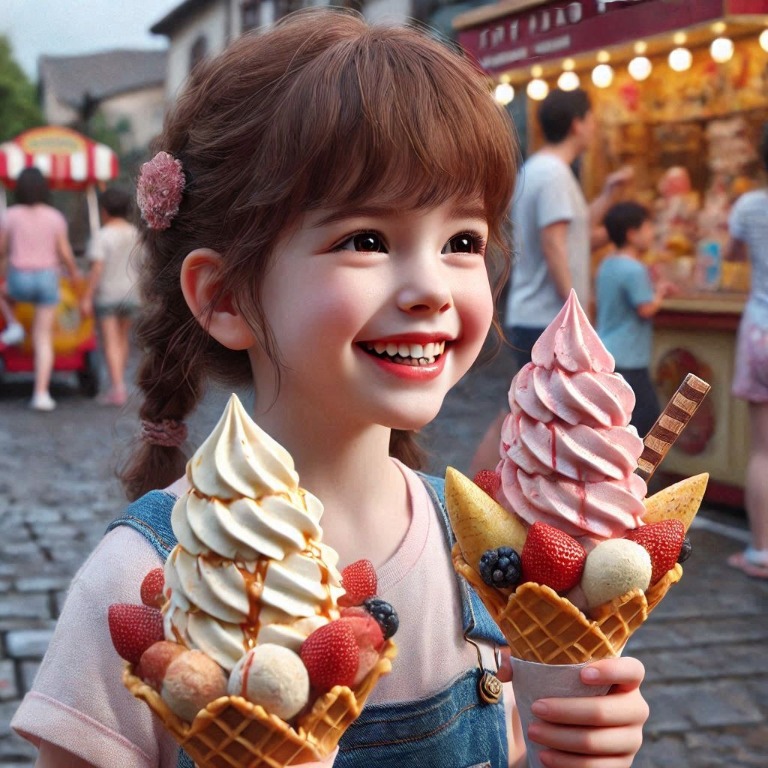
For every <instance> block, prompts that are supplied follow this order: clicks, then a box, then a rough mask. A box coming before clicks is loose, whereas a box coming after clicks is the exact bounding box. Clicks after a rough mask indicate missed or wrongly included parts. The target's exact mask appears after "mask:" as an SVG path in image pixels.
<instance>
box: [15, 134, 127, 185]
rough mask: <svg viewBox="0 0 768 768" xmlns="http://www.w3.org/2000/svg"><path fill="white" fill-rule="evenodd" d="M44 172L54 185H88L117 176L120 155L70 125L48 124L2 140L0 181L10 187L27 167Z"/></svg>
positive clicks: (49, 181)
mask: <svg viewBox="0 0 768 768" xmlns="http://www.w3.org/2000/svg"><path fill="white" fill-rule="evenodd" d="M31 166H34V167H36V168H39V169H40V171H41V172H42V173H43V175H44V176H45V178H46V179H48V183H49V184H50V186H51V189H70V190H78V189H86V188H87V187H89V186H92V185H93V184H96V183H98V182H107V181H111V180H112V179H115V178H117V175H118V172H119V165H118V160H117V155H116V154H115V152H114V151H113V150H112V149H110V148H109V147H108V146H106V144H99V143H97V142H95V141H92V140H91V139H89V138H87V137H86V136H83V135H82V134H79V133H77V131H73V130H72V129H70V128H63V127H61V126H53V125H51V126H45V127H44V128H32V129H30V130H28V131H24V133H20V134H19V135H18V136H17V137H16V138H15V139H12V140H11V141H7V142H5V143H3V144H0V182H2V184H4V185H5V186H6V187H8V188H9V189H13V188H14V187H15V186H16V179H18V177H19V174H20V173H21V172H22V171H23V170H24V168H29V167H31Z"/></svg>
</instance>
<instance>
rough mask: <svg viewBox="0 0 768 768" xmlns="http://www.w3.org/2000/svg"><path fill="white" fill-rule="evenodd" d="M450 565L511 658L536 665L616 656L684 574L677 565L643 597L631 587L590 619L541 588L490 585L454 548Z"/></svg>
mask: <svg viewBox="0 0 768 768" xmlns="http://www.w3.org/2000/svg"><path fill="white" fill-rule="evenodd" d="M453 565H454V568H455V569H456V571H457V572H458V573H460V574H461V575H462V576H463V577H464V578H465V579H466V580H467V581H468V582H469V583H470V584H471V585H472V587H473V588H474V589H475V591H476V592H477V594H478V595H479V596H480V599H481V600H482V601H483V604H484V605H485V607H486V608H487V609H488V612H489V613H490V614H491V616H492V617H493V619H494V620H495V621H496V623H497V624H498V625H499V629H500V630H501V632H502V634H503V635H504V637H505V638H506V640H507V643H508V645H509V649H510V652H511V654H512V655H513V656H514V657H516V658H518V659H524V660H525V661H536V662H538V663H540V664H581V663H584V662H587V661H597V660H598V659H605V658H610V657H613V656H618V655H619V654H620V653H621V650H622V648H623V647H624V645H625V643H626V642H627V640H628V639H629V637H630V635H631V634H632V633H633V632H634V631H635V630H636V629H637V628H638V627H639V626H640V625H641V624H642V623H643V622H644V621H645V620H646V619H647V618H648V614H649V613H650V612H651V610H653V608H655V607H656V605H658V603H659V601H660V600H661V599H662V598H663V597H664V595H665V594H666V593H667V590H668V589H669V588H670V587H671V586H672V584H674V583H675V582H677V581H679V580H680V577H681V576H682V573H683V569H682V568H681V567H680V565H679V564H676V565H675V567H674V568H672V569H671V570H669V571H668V572H667V573H666V574H665V575H664V576H663V577H662V578H661V579H660V580H659V581H658V582H657V583H656V584H654V585H653V586H652V587H650V588H649V590H648V591H647V592H646V593H645V594H643V592H642V591H641V590H639V589H634V590H632V591H631V592H627V593H626V594H625V595H622V596H621V597H617V598H615V599H614V600H611V601H610V602H608V603H604V604H603V605H600V606H597V607H596V608H594V609H592V611H590V613H591V614H592V618H588V617H587V616H585V615H584V614H583V613H582V612H581V611H580V610H579V609H578V608H577V607H576V606H575V605H574V604H573V603H571V602H570V600H568V599H566V598H565V597H561V596H560V595H558V594H557V593H556V592H555V591H554V590H553V589H551V588H550V587H547V586H544V585H542V584H534V583H533V582H526V583H524V584H521V585H520V586H519V587H518V588H517V589H516V590H515V591H514V592H513V591H511V590H499V589H494V588H493V587H489V586H488V585H487V584H485V582H484V581H483V580H482V579H481V578H480V576H479V575H478V574H477V573H476V572H475V570H474V569H473V568H471V567H470V566H469V565H468V564H467V562H466V560H465V559H464V557H463V556H462V554H461V550H460V548H459V547H458V545H456V546H454V548H453Z"/></svg>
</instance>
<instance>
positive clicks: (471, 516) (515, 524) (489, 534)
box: [445, 467, 528, 570]
mask: <svg viewBox="0 0 768 768" xmlns="http://www.w3.org/2000/svg"><path fill="white" fill-rule="evenodd" d="M445 505H446V508H447V509H448V517H449V518H450V521H451V527H452V528H453V532H454V534H455V536H456V540H457V542H458V544H459V548H460V549H461V553H462V555H463V556H464V559H465V560H466V562H467V563H468V564H469V565H470V566H471V567H472V568H474V569H475V570H477V567H478V563H479V562H480V557H481V556H482V555H483V553H484V552H487V551H488V550H489V549H496V548H497V547H512V549H514V550H516V551H517V552H518V553H519V552H522V551H523V544H525V538H526V536H527V535H528V529H527V526H526V525H525V524H524V523H523V522H522V521H521V520H520V519H519V518H517V517H516V516H515V515H513V514H511V513H510V512H507V510H506V509H504V507H502V506H501V505H500V504H499V503H497V502H496V501H495V500H494V499H492V498H491V497H490V496H489V495H488V494H487V493H486V492H485V491H483V490H481V489H480V488H478V486H476V485H475V484H474V483H473V482H472V480H470V479H469V478H468V477H466V476H465V475H463V474H461V472H459V471H458V470H457V469H454V468H453V467H448V469H447V470H446V473H445Z"/></svg>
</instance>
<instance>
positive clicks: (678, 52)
mask: <svg viewBox="0 0 768 768" xmlns="http://www.w3.org/2000/svg"><path fill="white" fill-rule="evenodd" d="M668 61H669V66H670V68H671V69H674V70H675V72H685V70H686V69H690V68H691V62H692V61H693V55H692V54H691V52H690V51H689V50H688V49H687V48H675V49H674V50H673V51H670V52H669V59H668Z"/></svg>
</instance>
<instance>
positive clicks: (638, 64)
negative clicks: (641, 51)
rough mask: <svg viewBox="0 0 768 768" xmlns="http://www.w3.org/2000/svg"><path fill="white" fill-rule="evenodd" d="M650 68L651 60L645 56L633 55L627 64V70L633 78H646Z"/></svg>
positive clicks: (651, 67)
mask: <svg viewBox="0 0 768 768" xmlns="http://www.w3.org/2000/svg"><path fill="white" fill-rule="evenodd" d="M652 69H653V65H652V64H651V60H650V59H649V58H647V57H646V56H635V58H634V59H632V61H630V62H629V64H628V65H627V71H628V72H629V74H630V75H631V76H632V78H633V79H635V80H646V79H647V78H648V77H649V75H650V74H651V70H652Z"/></svg>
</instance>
